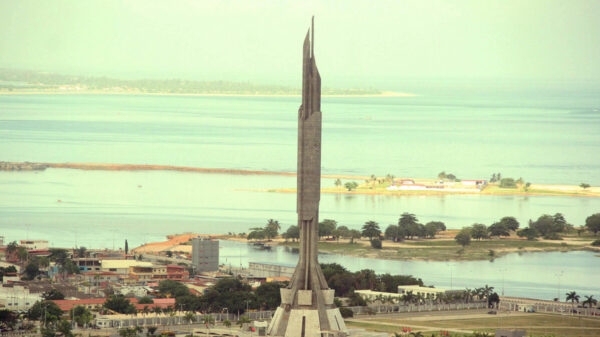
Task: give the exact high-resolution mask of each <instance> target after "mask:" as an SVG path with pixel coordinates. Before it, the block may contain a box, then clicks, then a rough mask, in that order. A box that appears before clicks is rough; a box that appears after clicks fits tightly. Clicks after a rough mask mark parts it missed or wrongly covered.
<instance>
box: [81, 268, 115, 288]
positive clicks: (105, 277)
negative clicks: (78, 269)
mask: <svg viewBox="0 0 600 337" xmlns="http://www.w3.org/2000/svg"><path fill="white" fill-rule="evenodd" d="M81 275H82V277H83V280H84V281H85V282H88V283H89V284H93V285H99V284H100V283H103V282H110V283H118V282H119V281H120V280H121V277H120V275H119V274H117V273H114V272H110V271H88V272H85V273H82V274H81Z"/></svg>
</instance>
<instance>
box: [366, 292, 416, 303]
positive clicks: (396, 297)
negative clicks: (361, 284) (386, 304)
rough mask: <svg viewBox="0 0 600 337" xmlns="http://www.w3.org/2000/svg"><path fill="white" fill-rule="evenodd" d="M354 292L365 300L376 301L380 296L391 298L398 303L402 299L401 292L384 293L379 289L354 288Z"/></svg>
mask: <svg viewBox="0 0 600 337" xmlns="http://www.w3.org/2000/svg"><path fill="white" fill-rule="evenodd" d="M354 292H355V293H357V294H359V295H360V297H362V298H363V299H365V300H369V301H376V300H378V299H380V298H382V297H383V298H384V299H386V300H387V299H393V301H394V303H399V302H400V301H402V296H404V295H402V294H397V293H385V292H381V291H373V290H355V291H354Z"/></svg>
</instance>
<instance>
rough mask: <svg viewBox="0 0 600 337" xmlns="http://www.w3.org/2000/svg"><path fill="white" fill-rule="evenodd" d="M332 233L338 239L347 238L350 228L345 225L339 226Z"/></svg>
mask: <svg viewBox="0 0 600 337" xmlns="http://www.w3.org/2000/svg"><path fill="white" fill-rule="evenodd" d="M334 235H335V236H336V237H337V238H338V240H339V238H340V237H342V238H347V237H349V236H350V229H349V228H348V227H346V226H339V227H338V228H337V229H336V231H335V233H334Z"/></svg>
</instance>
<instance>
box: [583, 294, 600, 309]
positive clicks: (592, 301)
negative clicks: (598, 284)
mask: <svg viewBox="0 0 600 337" xmlns="http://www.w3.org/2000/svg"><path fill="white" fill-rule="evenodd" d="M581 303H582V304H583V307H584V308H585V305H586V304H589V305H590V308H591V307H592V306H594V305H596V303H598V301H597V300H596V299H595V298H594V295H590V296H586V297H585V301H583V302H581Z"/></svg>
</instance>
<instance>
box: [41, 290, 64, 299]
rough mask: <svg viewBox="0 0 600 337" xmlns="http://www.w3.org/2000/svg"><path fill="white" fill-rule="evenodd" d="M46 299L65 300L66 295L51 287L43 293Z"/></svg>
mask: <svg viewBox="0 0 600 337" xmlns="http://www.w3.org/2000/svg"><path fill="white" fill-rule="evenodd" d="M42 298H43V299H44V300H64V299H65V295H64V294H63V293H61V292H60V291H58V290H57V289H50V290H48V291H46V292H45V293H43V294H42Z"/></svg>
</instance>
